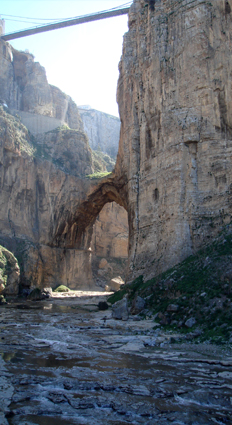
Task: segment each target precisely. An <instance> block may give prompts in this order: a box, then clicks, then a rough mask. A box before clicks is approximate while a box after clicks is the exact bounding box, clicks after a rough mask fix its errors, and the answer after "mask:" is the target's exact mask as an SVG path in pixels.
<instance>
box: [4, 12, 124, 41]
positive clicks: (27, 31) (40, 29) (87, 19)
mask: <svg viewBox="0 0 232 425" xmlns="http://www.w3.org/2000/svg"><path fill="white" fill-rule="evenodd" d="M129 9H130V7H123V8H119V9H111V10H107V11H103V12H98V13H93V14H90V15H84V16H78V17H76V18H73V19H72V18H71V19H68V20H65V21H59V22H55V23H53V24H48V25H43V26H40V27H34V28H29V29H25V30H21V31H16V32H13V33H10V34H4V35H2V36H1V37H0V39H1V40H4V41H8V40H14V39H16V38H22V37H27V36H29V35H33V34H39V33H41V32H47V31H53V30H57V29H60V28H65V27H70V26H72V25H80V24H84V23H86V22H93V21H99V20H101V19H106V18H113V17H115V16H121V15H126V14H127V13H128V12H129Z"/></svg>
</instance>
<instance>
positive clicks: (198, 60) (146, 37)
mask: <svg viewBox="0 0 232 425" xmlns="http://www.w3.org/2000/svg"><path fill="white" fill-rule="evenodd" d="M231 30H232V1H231V0H228V1H225V0H212V1H211V2H208V1H205V0H195V1H193V0H186V1H176V0H162V1H161V0H156V1H152V2H151V1H150V2H149V1H144V0H134V3H133V5H132V7H131V9H130V13H129V31H128V33H127V34H126V35H125V37H124V45H123V55H122V59H121V62H120V65H119V68H120V78H119V83H118V93H117V97H118V103H119V110H120V118H121V137H120V145H119V153H118V158H117V164H116V174H117V175H120V176H123V178H124V180H125V181H127V182H128V184H127V203H128V217H129V227H130V236H129V239H130V242H129V258H130V275H129V280H131V279H133V278H134V277H136V276H138V275H140V274H143V275H145V277H146V278H149V277H150V276H153V275H155V274H158V273H159V272H161V271H163V270H165V269H167V268H169V267H171V266H172V265H174V264H175V263H178V262H179V261H181V260H182V259H183V258H185V257H187V256H188V255H190V254H192V253H193V252H195V251H196V250H197V249H198V248H199V247H201V246H202V245H203V244H205V243H207V242H209V241H210V240H212V239H213V238H214V237H215V235H216V234H218V233H219V232H220V231H221V229H222V228H223V226H225V225H226V224H227V223H229V222H230V221H231V212H232V211H231V193H232V192H231V187H232V186H231V184H232V164H231V158H232V112H231V111H232V108H231V99H232V86H231V73H232V60H231V57H232V56H231V53H232V44H231Z"/></svg>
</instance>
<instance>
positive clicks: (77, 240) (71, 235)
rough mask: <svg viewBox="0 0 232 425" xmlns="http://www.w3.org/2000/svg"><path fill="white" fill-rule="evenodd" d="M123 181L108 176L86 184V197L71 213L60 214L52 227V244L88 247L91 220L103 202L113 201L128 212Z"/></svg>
mask: <svg viewBox="0 0 232 425" xmlns="http://www.w3.org/2000/svg"><path fill="white" fill-rule="evenodd" d="M125 187H126V185H125V181H124V180H123V179H117V178H116V177H115V176H113V177H112V178H108V179H104V180H101V182H100V183H99V184H97V185H96V184H94V183H93V184H92V185H90V188H89V191H88V193H87V196H86V199H85V200H83V201H82V202H80V203H79V205H78V206H77V208H76V210H75V213H73V214H72V213H69V214H68V216H66V214H61V216H60V217H61V219H59V218H58V219H57V222H56V224H55V227H54V232H53V238H52V243H51V245H52V246H57V247H59V248H64V249H65V248H67V249H70V248H75V249H81V250H88V249H89V248H90V244H91V239H92V229H93V224H94V222H95V220H96V218H97V216H98V215H99V213H100V211H101V210H102V208H103V207H104V205H105V204H106V203H108V202H116V203H117V204H119V205H120V206H122V207H124V208H125V210H126V211H127V212H128V205H127V196H126V191H125Z"/></svg>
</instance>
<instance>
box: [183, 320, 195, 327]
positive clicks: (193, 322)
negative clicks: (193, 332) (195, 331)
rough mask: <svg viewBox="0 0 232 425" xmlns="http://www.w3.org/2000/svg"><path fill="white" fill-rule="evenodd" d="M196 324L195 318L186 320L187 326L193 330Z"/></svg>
mask: <svg viewBox="0 0 232 425" xmlns="http://www.w3.org/2000/svg"><path fill="white" fill-rule="evenodd" d="M195 323H196V319H195V317H190V318H189V319H188V320H186V322H185V326H186V327H187V328H192V327H193V326H194V325H195Z"/></svg>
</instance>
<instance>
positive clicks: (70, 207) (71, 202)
mask: <svg viewBox="0 0 232 425" xmlns="http://www.w3.org/2000/svg"><path fill="white" fill-rule="evenodd" d="M47 138H48V140H47V143H46V149H47V150H48V151H49V152H48V153H47V152H46V149H45V148H44V150H43V149H42V148H41V144H39V143H37V141H36V140H35V139H33V142H32V141H31V139H30V136H29V134H28V131H27V129H26V127H24V126H23V125H22V124H21V123H20V121H19V120H18V119H17V118H15V117H13V116H12V115H10V114H9V113H7V112H4V110H3V108H0V189H1V197H0V240H1V243H2V245H4V246H6V247H7V248H9V249H10V250H11V251H12V252H14V253H15V255H16V256H17V258H18V260H19V262H20V265H21V275H22V282H23V283H24V284H26V285H28V286H40V287H45V286H53V287H54V286H57V285H58V284H61V283H63V284H64V283H65V284H67V285H69V286H70V287H71V288H78V287H80V286H82V287H83V286H85V287H86V288H88V287H89V286H91V285H92V283H93V282H92V271H91V261H90V260H91V258H90V256H91V254H90V252H88V251H87V250H84V249H81V250H80V249H78V248H77V249H75V247H72V249H64V248H59V247H52V246H51V241H52V236H53V231H54V228H55V227H56V226H57V222H58V221H59V217H60V215H62V214H63V216H64V217H66V216H67V215H68V214H72V213H74V212H75V211H76V209H77V208H78V205H79V203H81V202H82V201H83V199H85V198H86V194H87V193H88V190H89V188H90V187H92V186H93V184H92V183H91V182H90V181H89V180H87V179H85V178H84V177H85V175H86V174H89V173H90V172H91V171H92V157H91V152H90V150H89V147H88V145H87V138H86V135H85V134H84V133H82V132H80V131H78V130H66V131H65V135H64V134H63V135H62V131H58V132H57V133H53V132H52V133H48V134H47ZM64 138H65V145H64V143H63V141H64ZM49 141H50V144H49ZM68 148H69V152H72V158H71V159H70V155H69V156H67V155H65V152H66V150H67V149H68ZM46 155H47V157H46V158H45V156H46ZM72 161H75V167H74V166H72ZM67 169H69V170H70V172H69V173H67ZM65 171H66V172H65Z"/></svg>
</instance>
